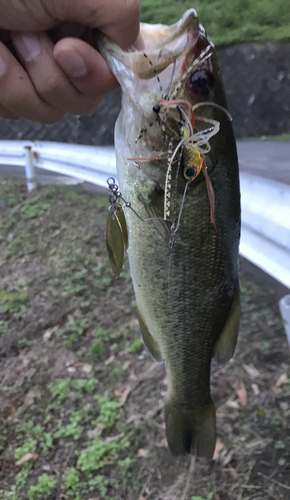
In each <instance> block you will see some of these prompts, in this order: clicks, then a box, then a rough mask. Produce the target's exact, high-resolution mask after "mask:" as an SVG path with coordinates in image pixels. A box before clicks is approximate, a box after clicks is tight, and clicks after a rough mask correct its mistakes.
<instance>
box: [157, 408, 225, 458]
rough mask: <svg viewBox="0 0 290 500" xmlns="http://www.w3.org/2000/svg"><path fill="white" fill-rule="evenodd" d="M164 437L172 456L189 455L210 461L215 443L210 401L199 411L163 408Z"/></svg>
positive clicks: (213, 409) (213, 419)
mask: <svg viewBox="0 0 290 500" xmlns="http://www.w3.org/2000/svg"><path fill="white" fill-rule="evenodd" d="M165 422H166V436H167V441H168V447H169V449H170V451H171V453H172V454H173V455H184V454H186V453H191V454H192V455H196V456H198V457H206V458H208V459H211V458H212V456H213V453H214V449H215V443H216V419H215V406H214V403H213V402H212V401H211V400H210V401H209V403H208V405H206V406H205V407H204V408H202V409H201V410H192V411H190V410H187V411H186V410H182V409H180V408H178V407H177V406H173V405H171V404H170V402H168V403H167V405H166V407H165Z"/></svg>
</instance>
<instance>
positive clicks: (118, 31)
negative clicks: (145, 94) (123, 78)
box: [0, 0, 140, 123]
mask: <svg viewBox="0 0 290 500" xmlns="http://www.w3.org/2000/svg"><path fill="white" fill-rule="evenodd" d="M139 11H140V4H139V0H0V40H2V41H0V116H2V117H5V118H10V119H17V118H27V119H30V120H33V121H37V122H41V123H55V122H57V121H58V120H60V119H61V118H62V117H63V116H64V114H65V113H67V112H69V113H74V114H80V115H82V114H91V113H92V112H93V111H94V110H95V109H96V108H97V107H98V105H99V104H100V103H101V102H102V100H103V97H104V95H105V94H106V93H107V92H110V91H111V90H113V89H114V88H116V87H117V82H116V80H115V78H114V77H113V75H112V73H111V72H110V70H109V68H108V66H107V64H106V62H105V61H104V59H103V58H102V56H101V55H100V54H99V53H98V52H97V51H96V50H95V49H94V48H93V47H92V45H90V43H91V44H92V29H93V28H98V29H100V30H101V31H102V32H104V33H105V34H106V35H107V36H108V37H109V38H111V39H112V40H113V41H114V42H115V43H117V44H118V45H120V46H121V47H122V48H127V47H129V46H130V45H131V44H132V43H133V42H134V41H135V39H136V38H137V35H138V31H139ZM5 39H6V43H3V42H4V40H5ZM11 41H12V43H11ZM8 47H9V48H10V50H9V48H8Z"/></svg>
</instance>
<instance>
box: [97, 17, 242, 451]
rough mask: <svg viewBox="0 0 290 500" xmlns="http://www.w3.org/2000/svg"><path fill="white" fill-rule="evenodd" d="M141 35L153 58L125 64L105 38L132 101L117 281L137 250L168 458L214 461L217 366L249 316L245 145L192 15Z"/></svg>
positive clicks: (118, 209) (124, 120) (117, 221)
mask: <svg viewBox="0 0 290 500" xmlns="http://www.w3.org/2000/svg"><path fill="white" fill-rule="evenodd" d="M141 35H142V38H143V41H144V50H142V51H137V50H135V49H134V48H132V49H131V50H130V51H127V52H124V51H122V50H121V49H120V48H119V47H117V46H116V45H115V44H113V43H112V42H111V41H110V40H108V39H107V38H106V37H104V36H102V35H100V36H99V37H98V47H99V50H100V51H101V53H102V54H103V56H104V57H105V59H106V60H107V62H108V64H109V66H110V68H111V70H112V72H113V73H114V75H115V76H116V78H117V79H118V81H119V82H120V85H121V87H122V90H123V98H122V110H121V113H120V115H119V117H118V120H117V123H116V128H115V147H116V155H117V170H118V183H119V189H118V186H117V185H116V183H115V181H114V179H111V180H110V181H109V187H110V189H111V191H112V192H111V202H112V205H111V215H112V217H111V216H109V220H108V227H107V243H108V251H109V256H110V260H111V262H112V265H113V269H114V270H115V273H116V274H118V273H119V272H120V270H121V266H122V262H123V256H124V251H125V250H126V248H127V246H128V256H129V263H130V272H131V277H132V281H133V286H134V291H135V294H136V303H137V308H138V316H139V323H140V330H141V335H142V339H143V342H144V344H145V345H146V347H147V348H148V350H149V352H150V353H151V355H152V357H153V358H154V359H155V360H156V361H159V362H164V364H165V368H166V372H167V378H168V401H167V404H166V408H165V416H166V433H167V440H168V445H169V448H170V450H171V452H172V453H173V454H176V455H178V454H183V453H192V454H196V455H198V456H205V457H208V458H211V457H212V455H213V452H214V448H215V440H216V436H215V432H216V431H215V427H216V425H215V407H214V403H213V401H212V398H211V394H210V368H211V361H212V358H213V357H214V358H215V359H216V360H217V362H218V363H224V362H226V361H228V360H229V359H230V358H231V357H232V355H233V353H234V349H235V345H236V340H237V334H238V327H239V316H240V303H239V278H238V247H239V237H240V192H239V176H238V160H237V152H236V144H235V139H234V134H233V129H232V124H231V120H230V117H229V115H228V112H227V111H226V99H225V95H224V90H223V85H222V80H221V75H220V70H219V66H218V60H217V55H216V52H215V48H214V46H213V44H212V42H211V41H210V40H209V38H208V37H207V35H206V33H205V31H204V29H203V27H202V26H201V25H200V24H199V21H198V18H197V15H196V12H195V10H194V9H191V10H188V11H187V12H186V13H185V14H184V16H183V17H182V19H181V20H180V21H179V22H177V23H176V24H174V25H172V26H163V25H148V24H141ZM124 213H125V217H124ZM127 232H128V234H127Z"/></svg>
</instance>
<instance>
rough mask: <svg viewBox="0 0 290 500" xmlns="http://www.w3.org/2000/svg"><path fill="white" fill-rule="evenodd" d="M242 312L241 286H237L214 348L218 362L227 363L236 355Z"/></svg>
mask: <svg viewBox="0 0 290 500" xmlns="http://www.w3.org/2000/svg"><path fill="white" fill-rule="evenodd" d="M240 314H241V304H240V291H239V288H236V289H235V292H234V298H233V302H232V306H231V309H230V312H229V315H228V317H227V321H226V324H225V326H224V329H223V331H222V333H221V334H220V336H219V338H218V339H217V341H216V344H215V348H214V359H215V360H216V361H217V363H218V364H221V365H222V364H224V363H226V362H227V361H229V360H230V359H231V358H232V357H233V355H234V351H235V347H236V344H237V338H238V332H239V324H240Z"/></svg>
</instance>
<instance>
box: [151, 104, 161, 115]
mask: <svg viewBox="0 0 290 500" xmlns="http://www.w3.org/2000/svg"><path fill="white" fill-rule="evenodd" d="M152 109H153V111H154V113H159V111H160V104H155V106H153V108H152Z"/></svg>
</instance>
